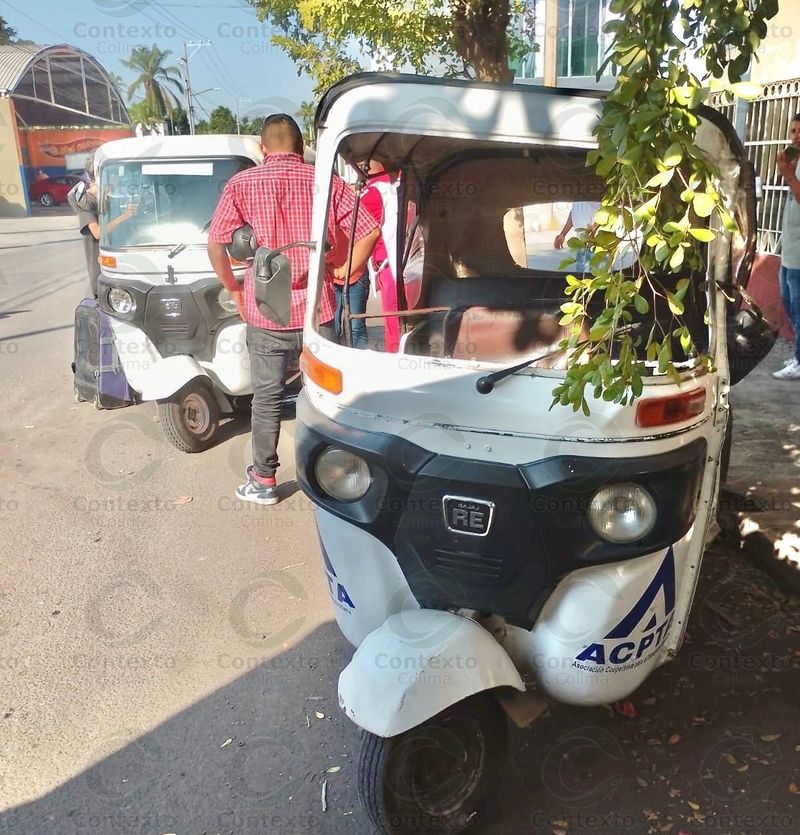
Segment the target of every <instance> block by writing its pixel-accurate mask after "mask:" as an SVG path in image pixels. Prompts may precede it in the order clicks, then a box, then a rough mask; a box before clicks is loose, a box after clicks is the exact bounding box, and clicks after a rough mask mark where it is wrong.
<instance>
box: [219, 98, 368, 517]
mask: <svg viewBox="0 0 800 835" xmlns="http://www.w3.org/2000/svg"><path fill="white" fill-rule="evenodd" d="M261 148H262V151H263V152H264V162H263V163H262V164H261V165H258V166H256V167H255V168H250V169H248V170H246V171H242V172H240V173H239V174H236V175H235V176H233V177H232V178H231V179H230V180H229V181H228V183H227V184H226V186H225V189H224V190H223V192H222V195H221V196H220V199H219V204H218V205H217V209H216V211H215V213H214V218H213V220H212V222H211V226H210V228H209V232H208V242H209V243H208V256H209V259H210V260H211V265H212V266H213V268H214V271H215V272H216V274H217V276H218V278H219V280H220V281H221V282H222V284H223V286H224V287H225V288H226V289H227V290H228V292H229V293H230V294H231V296H232V297H233V299H234V301H235V302H236V305H237V307H238V308H239V314H240V315H241V317H242V319H243V320H244V321H245V322H246V323H247V349H248V354H249V356H250V373H251V375H252V379H253V406H252V447H253V463H252V464H251V465H250V466H249V467H248V468H247V480H246V481H245V483H244V484H242V485H241V486H240V487H238V488H237V489H236V495H237V496H238V497H239V498H240V499H242V500H243V501H248V502H254V503H256V504H261V505H272V504H276V503H277V502H278V501H279V497H278V488H277V482H276V478H275V473H276V471H277V469H278V466H279V461H278V440H279V437H280V428H281V423H280V420H281V402H282V399H283V390H284V377H285V371H286V367H287V363H288V361H289V359H290V358H296V357H298V356H299V354H300V351H301V350H302V347H303V344H302V339H303V320H304V318H305V312H306V302H307V296H308V264H309V250H308V249H307V248H306V247H293V248H292V249H289V250H287V251H286V256H287V258H288V259H289V262H290V263H291V265H292V301H291V318H290V321H289V324H288V325H285V326H282V325H279V324H277V323H276V322H273V321H271V320H270V319H268V318H267V317H266V316H264V314H263V313H262V312H261V311H260V310H259V308H258V305H257V303H256V300H255V287H254V283H253V272H252V267H251V268H250V269H249V270H248V271H247V274H246V276H245V280H244V288H243V289H242V288H240V287H239V285H238V284H237V282H236V279H235V278H234V276H233V271H232V270H231V265H230V260H229V258H228V253H227V250H226V245H227V244H228V243H230V241H231V239H232V237H233V233H234V232H235V231H236V230H237V229H239V228H240V227H242V226H244V225H245V224H249V225H250V227H251V228H252V229H253V232H254V234H255V238H256V242H257V243H258V246H266V247H269V248H270V249H277V248H278V247H281V246H285V245H286V244H290V243H296V242H298V241H308V240H310V239H311V212H312V205H313V196H314V166H313V165H309V164H307V163H305V162H304V161H303V137H302V134H301V132H300V128H299V127H298V126H297V123H296V122H295V121H294V119H292V117H291V116H287V115H286V114H284V113H279V114H275V115H274V116H269V117H268V118H267V119H266V120H265V121H264V127H263V129H262V131H261ZM354 205H355V198H354V195H353V193H352V192H351V190H350V189H349V188H348V187H347V185H346V184H345V182H344V181H343V180H341V179H340V178H339V177H334V182H333V186H332V189H331V206H330V211H329V213H328V242H329V243H330V244H331V246H332V247H333V249H332V251H331V252H330V253H329V255H328V260H329V268H328V278H329V279H332V277H333V276H332V269H333V265H334V264H335V263H338V262H340V261H343V260H344V257H346V253H345V254H344V256H342V254H341V252H338V251H337V248H336V240H337V235H336V232H337V228H338V229H341V230H342V231H343V232H344V233H345V235H347V234H349V231H350V225H351V223H353V209H354ZM355 224H356V232H355V238H356V243H355V246H354V248H353V266H354V268H357V267H358V266H359V265H360V268H361V269H363V267H364V264H365V263H366V261H367V258H368V257H369V253H370V252H371V251H372V247H373V246H374V244H375V241H376V240H377V237H378V232H379V230H378V229H377V228H376V225H375V223H374V221H372V219H371V218H370V217H369V216H368V215H367V214H366V212H363V213H362V212H359V214H358V216H357V217H356V218H355ZM340 237H341V236H340ZM333 315H334V294H333V282H332V280H329V281H326V283H325V286H324V287H323V291H322V299H321V302H320V308H319V322H320V325H319V332H320V334H321V335H322V336H323V337H325V338H327V339H331V340H333V339H334V327H333V321H332V320H333Z"/></svg>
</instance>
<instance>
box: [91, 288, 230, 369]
mask: <svg viewBox="0 0 800 835" xmlns="http://www.w3.org/2000/svg"><path fill="white" fill-rule="evenodd" d="M114 287H121V288H124V289H125V290H127V291H128V292H129V293H130V294H131V295H132V296H133V297H134V299H135V300H136V309H135V311H134V312H133V313H131V314H130V315H128V316H123V315H120V314H119V313H117V312H116V311H114V310H112V309H111V307H110V306H109V304H108V292H109V290H111V289H112V288H114ZM220 288H221V285H220V283H219V281H218V280H217V279H216V278H215V277H214V276H209V275H206V276H205V277H204V278H202V279H200V280H199V281H194V282H192V283H191V284H155V285H154V284H150V283H148V282H145V281H140V280H137V279H135V278H127V277H120V276H114V277H110V276H106V275H101V276H100V278H99V280H98V301H99V305H100V307H101V309H102V310H103V311H104V312H105V313H107V314H108V315H109V316H111V317H112V318H113V319H117V320H120V321H123V322H128V323H130V324H131V325H133V326H134V327H137V328H140V329H141V330H142V331H144V332H145V334H147V336H148V338H149V339H150V340H151V341H152V342H153V344H154V345H155V346H156V349H157V350H158V352H159V353H160V354H161V356H162V357H171V356H180V355H188V356H193V357H196V358H197V359H201V360H206V361H211V360H212V359H213V354H214V341H215V339H216V336H217V333H218V332H219V330H220V329H221V328H222V327H223V326H224V325H226V324H229V323H230V322H231V321H232V320H233V319H235V318H236V316H237V314H235V313H227V312H226V311H225V310H223V309H222V308H221V307H220V306H219V304H217V296H218V295H219V291H220ZM173 298H174V299H178V300H179V301H180V303H181V313H180V315H179V316H176V317H171V316H166V315H164V313H163V308H162V306H161V301H162V299H173Z"/></svg>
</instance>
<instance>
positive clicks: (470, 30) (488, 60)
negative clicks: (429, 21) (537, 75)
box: [450, 0, 513, 82]
mask: <svg viewBox="0 0 800 835" xmlns="http://www.w3.org/2000/svg"><path fill="white" fill-rule="evenodd" d="M450 9H451V12H452V15H453V31H454V37H455V46H456V51H457V52H458V54H459V55H460V56H461V57H462V58H463V59H464V61H466V62H467V63H468V64H469V65H470V66H472V67H474V68H475V74H476V76H477V78H478V79H479V80H481V81H505V82H508V81H512V80H513V73H512V72H511V70H510V69H509V67H508V40H507V37H508V35H507V30H508V24H509V21H510V18H511V9H510V0H450Z"/></svg>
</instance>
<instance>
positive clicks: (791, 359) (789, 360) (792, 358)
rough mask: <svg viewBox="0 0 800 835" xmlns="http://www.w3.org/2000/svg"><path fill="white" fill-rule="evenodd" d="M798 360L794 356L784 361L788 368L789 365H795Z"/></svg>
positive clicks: (784, 365)
mask: <svg viewBox="0 0 800 835" xmlns="http://www.w3.org/2000/svg"><path fill="white" fill-rule="evenodd" d="M796 362H797V360H796V359H795V358H794V357H789V359H788V360H784V361H783V367H784V368H786V366H787V365H793V364H794V363H796Z"/></svg>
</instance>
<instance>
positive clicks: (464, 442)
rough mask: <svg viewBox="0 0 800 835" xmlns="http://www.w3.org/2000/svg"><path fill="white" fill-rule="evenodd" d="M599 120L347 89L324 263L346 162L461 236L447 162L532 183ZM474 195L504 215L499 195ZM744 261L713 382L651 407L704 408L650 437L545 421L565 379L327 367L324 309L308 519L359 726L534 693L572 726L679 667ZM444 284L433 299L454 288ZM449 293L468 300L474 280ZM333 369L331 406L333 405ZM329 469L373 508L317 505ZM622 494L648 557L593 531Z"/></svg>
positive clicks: (626, 422)
mask: <svg viewBox="0 0 800 835" xmlns="http://www.w3.org/2000/svg"><path fill="white" fill-rule="evenodd" d="M357 81H358V82H359V83H356V82H357ZM600 108H601V100H600V99H599V98H597V97H596V96H593V95H591V94H585V93H584V94H580V93H577V94H572V93H565V92H564V91H558V90H557V91H552V90H546V89H542V88H538V89H537V88H533V87H528V86H523V85H514V86H512V87H501V86H499V85H488V84H474V85H470V84H468V83H463V82H448V81H444V80H435V81H434V80H432V79H416V78H414V77H402V76H393V77H382V76H380V75H372V76H370V75H367V76H363V77H360V80H359V79H356V80H354V81H352V82H347V81H346V82H344V83H342V84H340V85H339V86H338V87H336V88H334V89H333V91H331V92H330V93H329V94H328V96H327V97H326V99H324V100H323V103H322V105H321V106H320V110H319V112H318V128H319V139H318V146H317V175H316V176H317V180H316V188H317V194H318V195H320V199H318V200H317V201H316V202H315V206H314V218H313V236H314V240H315V241H317V242H322V241H324V240H325V230H326V219H327V195H328V193H329V188H330V172H331V171H332V170H335V168H336V165H337V159H338V156H339V155H340V154H342V153H344V154H345V155H347V154H348V153H350V154H351V156H353V157H356V156H357V154H356V152H362V153H361V156H363V150H364V148H366V147H369V148H374V149H375V151H374V152H375V154H376V155H378V154H381V153H384V154H386V155H387V157H391V158H392V159H393V160H394V161H395V162H398V164H399V162H402V161H403V160H405V161H406V162H407V163H408V166H409V169H408V170H409V171H412V172H414V173H415V174H416V176H418V177H419V178H420V181H421V182H422V183H424V184H426V187H427V195H428V198H430V195H431V194H436V193H437V185H438V186H439V188H438V194H439V195H443V197H442V201H441V203H440V204H437V211H440V212H444V211H456V212H457V211H458V205H459V203H458V200H459V195H458V194H457V193H456V192H457V189H456V187H455V184H457V183H458V182H459V181H458V180H457V178H455V174H454V175H453V178H451V179H450V180H448V179H447V176H448V174H447V172H449V171H450V170H451V168H448V167H447V165H450V163H448V164H447V165H445V164H443V163H442V161H441V160H442V159H443V157H442V155H443V154H445V156H446V148H447V145H446V143H448V142H449V143H453V149H454V150H453V154H454V158H455V160H456V161H455V162H453V163H452V166H458V165H462V166H465V165H468V164H471V163H469V162H468V161H467V162H463V161H462V160H468V159H469V154H470V153H473V155H474V154H479V153H485V154H489V155H491V153H492V150H491V149H492V148H493V147H496V148H497V149H500V150H502V153H503V154H506V155H508V156H510V157H512V158H513V159H514V160H517V159H519V160H522V161H524V160H527V159H534V158H535V157H536V155H537V154H539V153H541V154H542V155H543V158H546V156H547V154H548V153H550V152H551V151H552V149H565V150H568V151H569V152H570V153H575V154H578V153H583V152H585V151H586V150H588V149H590V148H593V147H595V141H594V137H593V135H592V130H593V127H594V125H595V124H596V121H597V118H598V115H599V113H600ZM699 141H700V144H701V146H702V147H703V148H704V150H706V151H707V153H708V154H709V155H710V156H712V157H713V158H714V160H715V161H716V162H717V164H718V165H719V167H720V171H721V175H722V185H723V187H724V188H727V189H728V191H729V192H731V193H733V194H734V195H736V194H737V190H738V189H740V188H741V187H742V185H741V184H742V183H743V182H744V181H745V180H746V179H747V177H750V178H752V172H749V171H748V170H747V169H745V168H743V167H742V166H743V164H744V163H743V162H742V160H741V158H740V157H738V156H737V153H738V151H739V148H738V146H737V145H736V141H735V139H734V138H732V136H731V134H730V133H729V132H726V131H724V130H723V129H722V128H720V126H719V125H717V124H715V123H712V121H709V118H704V120H703V122H702V126H701V130H700V134H699ZM458 143H464V144H463V145H459V144H458ZM473 147H474V148H476V149H478V150H475V151H474V152H473V150H472V149H473ZM343 149H344V150H343ZM417 149H419V150H417ZM465 149H466V150H465ZM526 149H527V150H526ZM437 154H438V156H437ZM459 154H464V156H463V157H460V156H458V155H459ZM392 155H393V156H392ZM515 164H516V162H515ZM522 164H523V162H520V165H522ZM525 164H527V163H525ZM532 164H533V163H532ZM537 164H538V163H537ZM437 166H439V167H437ZM551 167H552V166H551ZM403 170H404V171H405V169H403ZM464 170H470V169H464ZM554 176H556V175H554ZM581 176H582V175H581ZM587 176H588V175H587ZM409 177H411V174H409ZM464 177H466V174H465V175H464ZM437 178H438V179H437ZM461 182H462V185H463V181H461ZM476 182H477V183H478V186H476V188H478V191H479V192H480V190H481V189H483V192H481V193H484V192H486V191H488V189H487V188H486V183H487V182H490V179H489V178H488V177H487V179H486V181H482V180H476ZM544 185H545V187H547V182H545V183H544ZM419 193H420V194H422V193H423V188H422V187H420V191H419ZM467 196H468V197H469V194H467ZM478 196H479V195H477V194H476V195H475V196H474V200H478ZM450 199H452V202H451V203H447V202H446V200H450ZM487 199H491V197H489V198H487ZM418 202H419V204H420V206H421V209H420V212H421V219H422V227H423V228H424V230H425V235H426V244H427V245H428V246H429V248H431V247H433V248H434V249H435V247H437V246H440V244H438V243H437V239H435V235H436V234H437V230H440V231H441V226H440V225H437V224H440V221H439V220H437V218H436V217H435V216H434V212H433V210H432V208H431V206H432V205H433V204H432V203H431V202H430V199H429V201H428V203H425V201H424V200H423V199H422V198H419V200H418ZM505 205H510V206H516V205H518V204H517V203H514V202H511V203H507V204H505ZM442 207H444V208H442ZM454 207H455V208H454ZM464 211H465V212H466V211H467V210H466V209H464ZM471 229H472V230H473V231H472V234H475V232H474V230H477V229H478V225H477V224H476V225H474V226H472V227H471ZM553 234H554V233H553ZM441 246H443V245H441ZM747 246H749V243H748V241H745V242H743V243H742V242H738V243H737V242H733V243H732V242H731V240H730V239H729V237H724V236H723V237H721V238H720V239H719V240H718V244H717V245H716V248H715V249H714V250H713V251H712V252H711V254H710V256H709V258H708V264H709V265H708V271H707V273H708V274H707V277H708V280H709V286H710V287H711V289H709V290H707V291H704V292H705V298H704V300H703V301H702V305H704V306H705V309H706V310H707V312H708V316H709V318H710V321H709V325H708V327H707V338H708V343H707V345H708V349H709V351H710V353H712V354H713V355H714V356H715V359H716V371H714V372H713V373H706V372H705V371H702V370H701V369H699V368H694V367H692V366H691V363H686V364H684V366H682V372H681V377H682V385H681V386H680V387H679V386H677V385H676V384H675V383H674V382H672V380H671V379H670V378H668V377H667V376H664V375H658V374H657V373H653V374H652V375H651V376H649V377H648V378H647V379H646V381H645V384H644V391H643V393H642V396H641V399H640V401H639V402H640V403H647V402H648V401H653V402H656V401H661V400H663V399H664V398H673V397H678V398H680V397H682V396H683V395H686V394H687V393H688V392H694V393H695V397H696V401H695V402H696V403H698V404H700V405H699V406H698V408H697V409H695V410H694V412H693V413H692V414H689V413H688V412H687V414H686V416H685V417H684V418H683V419H679V420H677V421H673V422H670V423H668V424H664V425H656V426H652V427H649V428H643V427H642V426H641V425H640V421H639V420H638V419H637V406H636V405H633V406H630V405H629V406H624V405H620V404H615V403H613V402H605V401H603V400H595V399H590V400H589V405H590V407H591V415H590V416H589V417H586V416H584V415H583V414H581V413H574V412H573V411H572V410H571V409H567V408H563V407H559V406H556V407H554V408H551V401H552V394H551V392H552V390H553V388H554V386H555V385H556V384H557V382H558V380H559V379H561V378H563V375H564V371H563V368H562V369H558V368H545V367H543V366H542V365H541V364H539V365H537V364H533V365H532V366H531V367H528V368H526V369H523V370H519V371H518V372H516V373H513V374H512V375H511V376H509V377H507V378H506V379H504V380H503V381H502V382H498V383H497V385H496V388H495V389H494V390H493V391H491V393H488V394H481V393H479V391H478V390H477V389H476V383H477V382H478V380H479V379H480V378H482V377H484V376H485V375H487V374H489V373H491V372H495V371H498V370H499V369H502V368H504V367H506V366H508V365H512V364H513V363H512V362H505V361H501V362H498V361H492V360H487V359H482V358H481V357H480V356H475V357H471V356H460V357H458V356H452V355H450V356H432V355H425V353H424V352H420V351H418V350H416V349H411V348H410V346H411V343H412V339H413V331H412V335H406V336H405V337H404V339H403V342H402V343H401V349H400V352H399V353H396V354H392V353H385V352H382V351H379V350H356V349H354V348H351V347H347V346H345V345H339V344H334V343H332V342H329V341H326V340H324V339H323V338H321V337H320V336H319V334H318V332H317V329H316V307H315V305H314V304H311V303H310V304H309V307H308V311H307V317H306V323H305V343H306V345H307V346H310V354H309V356H308V357H307V360H306V363H307V364H306V375H305V378H304V384H305V389H304V393H303V395H301V398H300V400H299V402H298V430H297V444H298V450H297V451H298V481H299V482H300V484H301V486H302V487H303V489H304V490H305V492H306V493H307V494H308V495H309V496H310V497H311V498H312V500H313V501H314V503H315V513H316V520H317V526H318V529H319V534H320V541H321V546H322V550H323V557H324V565H325V571H326V575H327V579H328V583H329V586H330V590H331V596H332V599H333V604H334V610H335V614H336V618H337V621H338V624H339V626H340V629H341V631H342V632H343V634H344V635H345V637H346V638H347V639H348V640H349V641H350V642H351V643H352V644H353V645H354V646H355V647H357V649H356V652H355V655H354V658H353V660H352V662H351V664H350V665H349V666H348V667H347V669H346V670H345V671H344V672H343V673H342V675H341V678H340V682H339V697H340V701H341V704H342V706H343V708H344V710H345V711H346V712H347V714H348V715H349V716H350V717H351V718H352V719H353V721H355V722H356V723H357V724H358V725H360V726H362V727H363V728H366V729H367V730H369V731H370V732H371V733H374V734H377V735H379V736H384V737H391V736H393V735H395V734H400V733H403V732H404V731H406V730H407V729H408V728H409V727H411V726H413V725H415V724H420V723H421V722H423V721H424V720H425V719H427V718H429V717H432V716H434V715H435V714H437V713H438V712H439V711H441V710H442V709H443V708H445V707H447V705H451V704H454V703H456V702H458V701H459V700H462V699H465V698H466V697H468V696H471V695H472V694H473V693H475V692H478V691H480V690H488V689H491V688H495V687H498V686H507V687H512V688H514V689H522V687H523V686H524V685H523V683H522V679H525V680H526V681H527V682H529V686H530V685H531V684H535V688H536V689H538V691H539V692H540V693H543V694H545V695H546V696H548V697H550V698H553V699H555V700H558V701H560V702H564V703H568V704H574V705H598V704H606V703H609V702H613V701H615V700H618V699H621V698H624V697H625V696H627V695H628V694H630V693H631V692H633V691H634V690H636V688H637V687H639V686H640V685H641V683H642V682H643V681H644V680H645V679H646V678H647V676H648V675H649V674H650V673H651V672H652V671H653V670H654V669H655V668H656V667H658V666H659V665H660V664H662V663H664V662H665V661H667V660H668V659H669V658H670V657H671V656H673V655H674V654H675V653H676V651H677V650H678V648H679V646H680V644H681V641H682V638H683V635H684V631H685V628H686V622H687V617H688V614H689V610H690V607H691V603H692V599H693V596H694V592H695V588H696V584H697V579H698V572H699V569H700V564H701V559H702V556H703V551H704V548H705V546H706V543H707V541H708V538H709V535H710V534H712V532H713V531H714V526H715V506H716V500H717V493H718V488H719V463H720V457H721V454H722V450H723V443H724V439H725V429H726V422H727V420H728V391H729V387H730V374H729V368H728V359H727V353H726V304H725V301H724V297H723V295H722V293H721V292H720V291H719V290H717V285H716V283H715V282H718V281H719V282H721V281H730V280H731V278H732V277H733V280H736V278H737V276H736V275H734V273H737V270H740V268H741V271H740V272H739V273H738V275H741V274H744V273H745V272H749V262H748V258H749V257H750V256H749V255H748V254H747V252H746V251H745V253H744V255H741V253H740V252H739V250H740V249H742V248H744V250H746V249H747ZM737 247H738V248H739V249H737ZM438 252H439V250H438V249H435V251H434V252H433V254H432V255H431V256H430V257H431V258H432V257H434V256H437V255H438ZM740 255H741V258H740V257H739V256H740ZM322 261H323V259H322V247H321V246H320V245H319V243H318V246H317V249H316V251H315V252H314V253H313V254H312V259H311V267H310V277H309V282H310V292H309V299H310V300H311V299H313V298H315V296H316V298H317V299H318V298H319V294H320V293H321V287H322V282H323V280H324V272H323V264H322ZM453 263H455V261H454V262H453ZM742 265H744V266H742ZM437 269H439V272H436V271H434V270H429V271H427V272H426V274H425V276H424V277H423V285H425V283H426V282H427V283H428V285H429V286H436V284H437V282H440V281H441V279H440V272H441V269H440V268H437ZM525 272H527V273H530V272H532V271H531V270H527V271H518V273H519V275H521V276H522V275H523V273H525ZM515 274H516V273H515ZM455 277H456V278H459V279H460V281H461V284H463V285H465V286H466V284H467V283H468V282H470V281H479V280H482V279H481V277H480V275H479V276H478V277H477V279H476V278H475V277H474V273H473V274H470V273H467V272H464V273H462V274H460V275H456V276H455ZM535 278H536V276H530V275H528V276H527V277H525V280H528V279H530V280H534V279H535ZM447 280H448V281H449V280H450V279H447ZM520 280H523V279H522V278H521V279H520ZM745 280H746V278H745ZM452 284H453V285H454V286H455V285H459V287H460V286H461V285H460V284H459V282H458V281H455V280H453V281H452ZM532 286H533V285H532ZM459 292H460V290H459ZM465 292H466V291H465ZM424 298H425V297H424ZM424 298H423V301H422V302H420V307H423V308H424V307H425V303H424ZM427 298H428V299H429V300H430V298H431V296H430V294H429V295H428V296H427ZM431 309H433V308H431ZM555 309H556V310H557V309H558V305H557V304H556V308H555ZM427 315H428V316H430V315H431V314H427ZM446 315H449V314H446ZM420 318H422V317H420ZM534 353H535V352H534ZM522 358H523V359H524V355H522ZM518 359H519V357H518ZM319 363H322V364H323V366H324V367H325V368H326V369H328V370H330V369H333V370H334V372H335V374H334V377H336V375H337V374H338V377H336V379H337V380H338V381H339V384H338V385H328V384H326V383H325V382H322V383H321V382H320V380H321V379H323V378H322V377H319V376H318V375H317V374H316V373H315V372H314V370H313V368H314V366H315V364H316V365H318V364H319ZM328 379H330V377H329V378H328ZM330 447H334V448H337V449H344V450H346V451H348V452H349V453H352V454H354V455H358V456H360V457H361V458H363V459H364V460H365V461H366V462H367V465H368V468H369V473H370V486H369V488H368V489H367V491H366V494H365V495H364V497H363V498H360V499H357V500H348V501H341V500H337V499H336V498H334V497H333V496H332V495H330V494H329V493H326V491H325V489H324V488H323V487H322V486H321V484H320V480H319V477H318V473H317V470H316V469H315V467H317V465H318V462H319V461H320V460H321V458H320V456H321V455H322V454H323V453H324V452H325V451H326V450H328V449H329V448H330ZM628 482H633V483H636V484H638V485H640V486H642V487H644V488H645V489H646V490H649V491H650V492H651V494H652V497H653V498H654V501H655V505H656V512H657V520H658V521H657V522H655V523H654V527H653V528H652V530H651V532H649V533H647V534H646V535H643V536H642V537H641V538H640V539H639V540H637V541H635V542H631V543H628V544H624V545H622V544H620V545H615V544H614V543H612V542H608V541H601V540H600V539H599V538H598V535H597V534H595V533H592V529H591V528H590V527H589V525H588V521H587V509H588V504H589V501H590V500H591V499H592V496H593V495H596V491H598V490H599V489H600V488H602V487H603V486H604V485H617V484H621V483H628ZM678 505H680V509H678V508H677V506H678ZM473 513H474V514H475V516H474V525H475V528H476V530H475V531H470V530H468V528H467V527H466V526H467V525H468V524H470V519H472V518H473V517H472V515H471V514H473ZM587 531H588V532H587ZM648 543H649V544H648ZM432 610H433V611H432ZM477 634H480V638H476V635H477Z"/></svg>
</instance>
